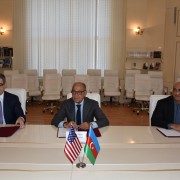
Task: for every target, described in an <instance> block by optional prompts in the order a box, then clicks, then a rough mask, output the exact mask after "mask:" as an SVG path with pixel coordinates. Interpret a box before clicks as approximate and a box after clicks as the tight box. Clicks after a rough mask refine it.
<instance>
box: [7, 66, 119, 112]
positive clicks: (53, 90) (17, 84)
mask: <svg viewBox="0 0 180 180" xmlns="http://www.w3.org/2000/svg"><path fill="white" fill-rule="evenodd" d="M87 73H88V74H87V75H79V74H76V70H74V69H71V70H69V69H64V70H62V75H61V74H60V73H58V72H57V70H56V69H44V70H43V78H42V79H43V81H42V82H43V84H42V88H40V83H39V78H38V73H37V70H34V69H31V70H24V73H23V74H22V73H19V72H18V71H17V70H13V71H4V74H5V76H6V80H7V88H23V89H25V90H26V92H27V97H28V98H29V97H34V96H41V97H42V100H43V101H51V103H50V104H51V105H50V108H51V112H53V109H54V108H55V106H54V105H53V103H52V102H53V101H57V100H59V99H60V98H61V97H66V96H67V94H68V93H70V92H71V89H72V85H73V83H74V82H84V83H85V84H86V86H87V92H88V93H98V94H100V93H101V91H102V90H101V89H102V87H101V82H102V80H101V70H92V69H89V70H88V71H87ZM103 82H104V83H103V94H104V96H108V97H113V96H117V97H118V102H119V96H120V94H121V93H120V81H119V74H118V71H112V70H105V71H104V80H103ZM48 108H49V107H46V108H44V111H45V110H46V109H48Z"/></svg>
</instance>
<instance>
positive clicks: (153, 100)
mask: <svg viewBox="0 0 180 180" xmlns="http://www.w3.org/2000/svg"><path fill="white" fill-rule="evenodd" d="M168 96H169V95H151V96H150V102H149V125H150V126H151V117H152V115H153V112H154V110H155V108H156V104H157V102H158V101H159V100H160V99H164V98H166V97H168Z"/></svg>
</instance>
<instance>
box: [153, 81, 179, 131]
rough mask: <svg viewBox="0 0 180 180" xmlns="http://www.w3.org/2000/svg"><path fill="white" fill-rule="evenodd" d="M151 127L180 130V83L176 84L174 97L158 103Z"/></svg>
mask: <svg viewBox="0 0 180 180" xmlns="http://www.w3.org/2000/svg"><path fill="white" fill-rule="evenodd" d="M151 125H152V126H158V127H162V128H166V129H175V130H178V131H179V130H180V82H176V83H175V84H174V86H173V93H172V96H169V97H167V98H164V99H161V100H159V101H158V102H157V105H156V108H155V110H154V112H153V115H152V118H151Z"/></svg>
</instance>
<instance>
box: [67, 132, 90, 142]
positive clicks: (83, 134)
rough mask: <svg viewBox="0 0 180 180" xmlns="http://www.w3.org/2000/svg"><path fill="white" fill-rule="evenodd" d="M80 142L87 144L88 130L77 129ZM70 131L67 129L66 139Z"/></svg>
mask: <svg viewBox="0 0 180 180" xmlns="http://www.w3.org/2000/svg"><path fill="white" fill-rule="evenodd" d="M75 133H76V135H77V137H78V139H79V141H80V143H82V144H85V143H86V139H87V131H75ZM68 135H69V131H66V139H67V138H68Z"/></svg>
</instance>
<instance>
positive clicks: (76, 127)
mask: <svg viewBox="0 0 180 180" xmlns="http://www.w3.org/2000/svg"><path fill="white" fill-rule="evenodd" d="M71 126H73V128H74V129H78V125H77V124H76V122H74V121H70V122H65V123H64V128H70V127H71Z"/></svg>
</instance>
